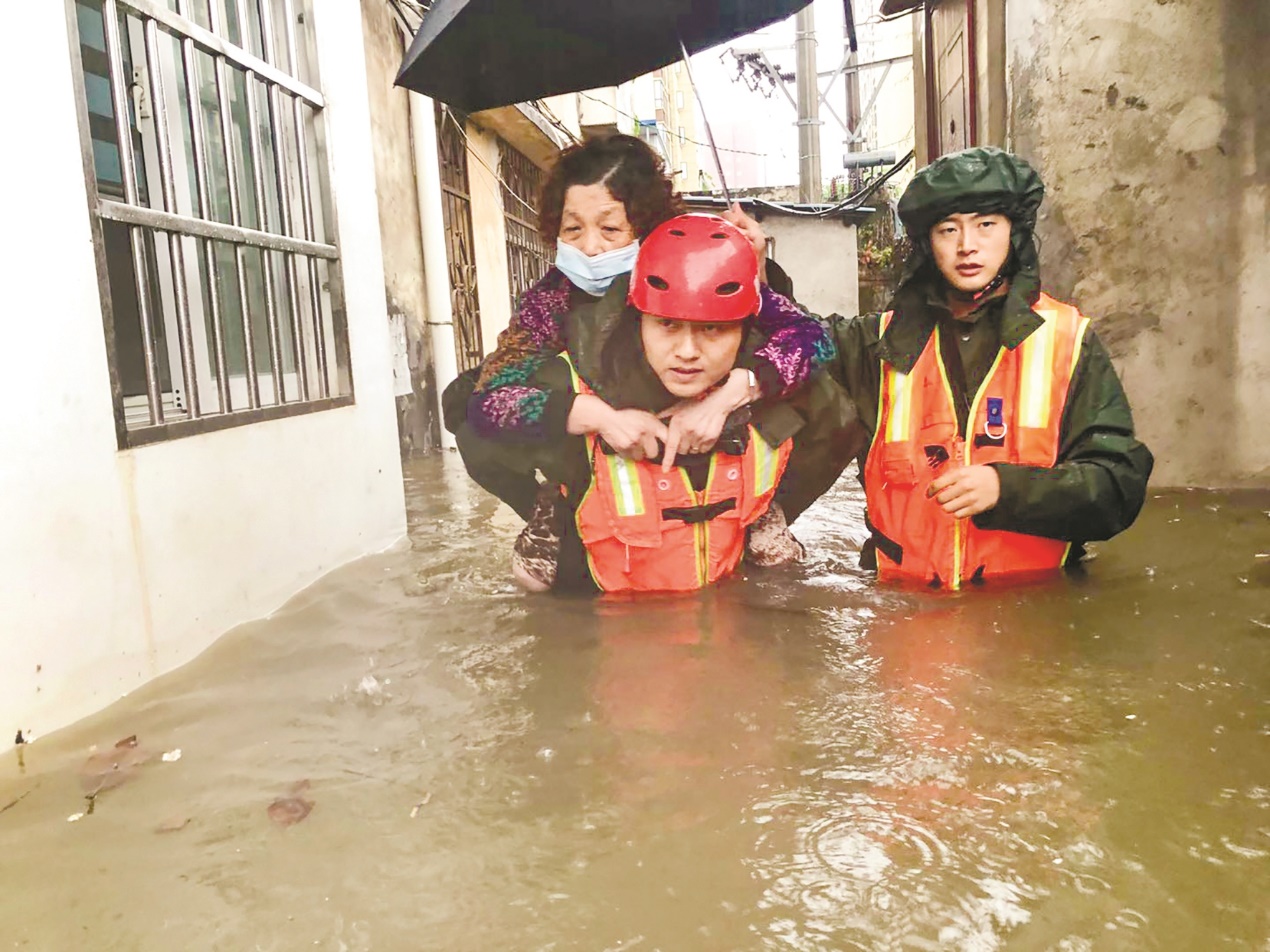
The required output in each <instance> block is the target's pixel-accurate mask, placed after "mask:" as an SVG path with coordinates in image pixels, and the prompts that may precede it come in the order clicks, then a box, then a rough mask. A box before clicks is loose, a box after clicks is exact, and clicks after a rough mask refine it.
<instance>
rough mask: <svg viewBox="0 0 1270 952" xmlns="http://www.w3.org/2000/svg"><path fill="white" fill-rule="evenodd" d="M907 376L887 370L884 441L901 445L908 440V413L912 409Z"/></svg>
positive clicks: (892, 369)
mask: <svg viewBox="0 0 1270 952" xmlns="http://www.w3.org/2000/svg"><path fill="white" fill-rule="evenodd" d="M911 390H912V387H911V385H910V383H909V375H908V374H902V373H900V372H899V371H898V370H895V369H894V368H890V367H888V368H887V398H888V399H887V403H888V405H889V407H888V410H887V414H886V441H887V442H888V443H902V442H903V441H904V440H907V439H908V438H909V425H908V423H909V411H910V408H911V407H912V403H913V401H912V398H911Z"/></svg>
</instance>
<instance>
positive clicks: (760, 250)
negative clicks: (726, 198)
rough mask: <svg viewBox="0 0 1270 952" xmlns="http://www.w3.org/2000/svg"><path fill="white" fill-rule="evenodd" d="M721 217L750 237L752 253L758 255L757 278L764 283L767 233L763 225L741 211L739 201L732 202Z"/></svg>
mask: <svg viewBox="0 0 1270 952" xmlns="http://www.w3.org/2000/svg"><path fill="white" fill-rule="evenodd" d="M723 219H724V221H729V222H731V223H732V224H734V225H736V227H737V228H740V229H741V231H743V232H745V237H746V238H748V239H750V244H751V245H752V246H753V247H754V253H755V254H756V255H758V276H759V280H760V281H762V282H763V283H764V284H766V283H767V234H766V233H765V232H764V231H763V226H762V225H760V224H759V223H758V222H756V221H755V220H754V219H753V218H751V217H750V216H749V215H747V214H745V212H743V211H741V205H740V203H739V202H733V203H732V207H731V208H729V209H728V210H727V211H725V212H724V213H723Z"/></svg>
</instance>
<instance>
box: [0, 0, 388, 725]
mask: <svg viewBox="0 0 1270 952" xmlns="http://www.w3.org/2000/svg"><path fill="white" fill-rule="evenodd" d="M315 7H316V10H315V17H314V22H315V24H316V28H317V33H318V57H319V65H320V70H321V76H322V81H323V90H324V92H325V93H326V96H327V102H328V109H327V123H328V130H329V136H328V145H329V151H330V157H331V163H332V183H333V190H334V195H335V208H336V212H337V214H338V218H339V227H340V242H341V246H342V251H343V274H344V284H345V293H346V304H347V311H348V321H349V338H350V339H349V345H350V351H351V357H352V372H353V379H354V386H355V388H356V389H355V392H356V395H357V403H356V405H355V406H352V407H347V408H342V409H339V410H333V411H327V412H323V413H316V414H310V415H307V416H301V417H297V418H293V419H289V420H281V421H275V422H270V423H261V424H257V425H253V426H246V427H239V428H236V429H230V430H223V431H220V432H217V433H213V434H209V435H206V436H200V437H189V438H186V439H181V440H176V441H172V442H168V443H161V444H157V445H152V446H147V447H143V448H140V449H135V450H129V451H124V452H120V451H119V450H118V449H117V448H116V438H115V428H114V419H113V414H112V406H111V398H110V381H109V377H108V374H107V358H106V347H105V338H104V334H103V329H102V316H101V304H100V299H99V294H98V283H97V272H96V266H95V263H94V254H93V245H92V240H91V231H90V227H89V221H90V220H89V215H88V205H87V194H86V189H85V183H84V166H83V162H82V159H81V154H82V146H81V142H80V135H79V129H78V126H77V121H76V104H75V93H74V91H73V88H72V82H71V69H70V62H71V61H70V56H71V51H70V41H69V38H68V33H67V22H66V9H65V5H64V4H62V3H33V4H25V5H22V6H21V7H18V8H15V9H14V10H13V11H11V16H12V17H16V20H13V19H11V20H10V22H9V24H8V26H9V29H10V31H11V33H10V35H11V36H20V37H21V38H22V42H21V43H20V44H12V45H11V46H10V48H9V51H8V53H7V55H6V56H4V57H0V84H3V88H5V89H22V90H23V93H22V95H20V96H9V97H7V99H6V119H8V120H9V121H10V122H11V123H13V124H14V128H20V129H23V130H26V132H27V134H28V135H30V136H31V137H32V141H38V143H39V148H33V149H12V150H6V151H5V152H4V154H3V157H2V158H0V170H2V171H3V172H4V174H5V178H6V181H10V182H20V183H21V185H22V187H21V188H15V189H10V190H9V195H8V204H7V212H8V216H9V221H10V224H11V225H12V227H10V228H6V229H4V231H3V237H0V262H3V269H4V275H5V280H4V282H3V284H0V307H2V309H3V313H4V314H5V315H6V319H5V321H4V322H3V324H2V325H0V405H3V406H4V407H5V417H4V423H3V429H2V431H0V432H2V435H3V443H2V445H3V450H2V453H0V526H2V527H3V531H2V532H0V579H3V584H0V625H2V626H3V627H2V628H0V634H2V636H0V727H3V729H4V731H5V733H4V735H3V736H2V737H0V743H7V742H8V739H9V738H11V737H13V735H14V732H15V731H16V730H17V729H19V728H20V729H22V730H24V731H32V732H34V733H35V734H36V735H39V734H42V733H44V732H47V731H49V730H51V729H53V728H56V727H58V726H60V725H63V724H66V723H68V722H69V721H71V720H73V719H75V718H78V717H81V716H83V715H86V714H88V713H90V712H92V711H94V710H96V709H99V708H101V707H103V706H104V705H106V704H108V703H109V702H111V701H112V700H114V699H116V698H117V697H119V696H120V694H122V693H124V692H127V691H129V690H131V689H133V688H135V687H136V686H138V685H140V684H141V683H142V682H144V681H146V680H148V679H150V678H153V677H155V676H156V675H158V674H160V673H162V672H164V671H167V670H170V669H171V668H173V667H176V666H177V665H180V664H182V663H184V662H186V661H188V660H189V659H190V658H192V657H194V655H196V654H197V653H198V652H199V651H201V650H202V649H203V648H205V647H206V646H207V645H208V644H209V643H210V642H211V641H213V640H214V639H215V638H216V637H217V636H218V635H219V634H221V633H222V632H224V631H226V630H227V629H229V628H231V627H233V626H235V625H238V624H240V623H242V622H245V621H248V620H250V619H254V618H258V617H260V616H262V615H265V614H267V613H269V612H270V611H273V610H274V609H276V608H277V607H279V606H280V605H281V604H282V603H283V602H284V601H286V600H287V599H288V598H289V597H290V596H292V595H293V594H295V593H296V592H297V591H299V590H300V589H301V588H303V587H304V586H306V585H308V584H309V583H311V582H312V581H314V580H315V579H316V578H317V577H318V576H320V575H322V574H323V573H325V572H327V571H329V570H330V569H332V568H334V567H336V566H337V565H340V564H341V563H343V562H347V561H348V560H350V559H354V558H357V557H358V556H361V555H364V554H366V553H369V552H372V551H375V550H378V549H382V548H383V547H385V546H386V545H388V544H390V543H391V542H393V541H394V540H395V539H397V538H399V537H400V536H401V535H402V534H403V532H404V529H405V514H404V507H403V501H402V493H401V472H400V465H399V463H398V455H397V434H396V423H395V417H394V407H393V397H392V384H391V368H390V366H389V342H388V336H387V316H386V313H385V307H384V284H383V262H382V259H381V256H380V246H379V223H378V221H377V220H376V215H375V198H374V165H373V159H372V153H371V143H370V125H369V118H368V115H367V106H366V103H367V91H366V76H365V61H364V59H363V55H362V47H361V27H360V23H359V20H358V11H357V8H356V6H351V5H349V4H346V3H344V2H342V0H316V3H315Z"/></svg>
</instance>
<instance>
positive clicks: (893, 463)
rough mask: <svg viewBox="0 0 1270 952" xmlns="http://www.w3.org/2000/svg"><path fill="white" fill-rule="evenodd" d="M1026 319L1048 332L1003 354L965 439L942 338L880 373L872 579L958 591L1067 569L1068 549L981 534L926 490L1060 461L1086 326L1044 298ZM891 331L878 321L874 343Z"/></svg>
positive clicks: (869, 483) (868, 476) (870, 476)
mask: <svg viewBox="0 0 1270 952" xmlns="http://www.w3.org/2000/svg"><path fill="white" fill-rule="evenodd" d="M1033 310H1034V311H1035V313H1036V314H1037V315H1038V316H1040V317H1041V318H1042V319H1043V321H1044V323H1043V324H1042V325H1041V326H1040V327H1038V328H1037V329H1036V330H1035V331H1033V332H1032V333H1031V334H1029V335H1028V337H1027V338H1026V339H1025V340H1024V341H1023V342H1022V343H1021V344H1020V345H1019V346H1018V347H1016V348H1015V349H1014V350H1009V349H1007V348H1004V347H1002V348H1001V349H1000V350H999V351H998V353H997V356H996V359H995V360H994V362H993V364H992V368H991V369H990V370H989V372H988V375H987V377H986V379H985V380H984V382H983V385H982V386H981V387H980V388H979V391H978V392H977V393H976V394H974V397H973V399H972V401H971V404H970V412H969V414H968V417H967V421H966V430H967V436H966V439H965V440H962V439H961V438H960V437H959V436H958V427H957V418H956V411H955V408H954V404H953V395H952V388H951V387H950V386H949V383H948V378H947V373H946V370H945V368H944V365H943V358H942V355H941V353H940V347H941V344H940V335H939V333H938V331H933V332H932V333H931V336H930V339H929V340H927V342H926V346H925V347H924V348H923V350H922V353H921V354H920V355H919V356H918V358H917V361H916V362H915V363H914V365H913V367H912V368H911V369H910V370H909V372H908V373H900V372H899V371H897V370H896V369H895V368H894V367H893V366H891V365H890V364H887V363H885V362H883V363H882V368H881V371H882V372H881V379H880V383H879V394H878V421H877V428H876V431H875V433H874V439H873V444H872V445H871V446H870V448H869V454H868V457H867V458H866V460H865V495H866V499H867V503H868V512H869V520H870V526H871V529H872V531H873V534H874V538H875V540H876V541H877V542H878V575H879V578H884V579H887V578H889V579H909V580H912V581H920V582H923V583H925V584H931V585H935V584H937V585H940V586H947V587H951V588H954V589H955V588H959V587H960V586H961V583H962V582H963V581H964V580H965V579H967V578H969V579H972V580H982V579H989V578H993V577H997V576H1003V575H1021V574H1035V573H1042V572H1046V571H1052V570H1054V569H1057V568H1058V567H1060V566H1061V565H1062V563H1063V561H1064V559H1065V558H1066V555H1067V550H1068V548H1069V546H1068V544H1067V543H1063V542H1058V541H1055V540H1052V539H1043V538H1040V537H1038V536H1028V535H1023V534H1020V533H1012V532H1001V531H993V530H983V529H979V528H977V527H976V526H975V525H974V523H973V522H972V521H971V520H969V519H965V520H959V519H955V518H953V517H952V516H951V515H949V514H947V513H945V512H943V510H942V508H940V506H939V505H938V503H936V502H935V501H934V500H933V499H927V498H926V489H927V487H928V486H929V485H930V483H931V482H932V481H933V480H934V479H936V478H938V477H939V476H940V475H941V474H943V473H945V472H947V467H949V466H960V465H976V464H984V463H1014V464H1020V465H1029V466H1052V465H1054V463H1055V462H1056V460H1057V458H1058V449H1059V427H1060V424H1061V421H1062V416H1063V408H1064V407H1065V405H1066V402H1067V396H1068V390H1069V387H1070V384H1071V377H1072V374H1073V373H1074V372H1075V368H1076V362H1077V360H1078V358H1079V356H1080V346H1081V341H1082V340H1083V338H1084V334H1085V330H1086V328H1087V326H1088V324H1089V321H1088V319H1087V318H1085V317H1083V316H1081V314H1080V313H1079V312H1078V311H1077V310H1076V309H1075V308H1073V307H1071V306H1070V305H1067V304H1062V303H1061V302H1058V301H1055V300H1053V299H1052V298H1050V297H1048V296H1047V295H1041V297H1040V299H1039V300H1038V301H1037V303H1036V305H1035V307H1034V308H1033ZM891 320H892V314H891V312H887V313H885V314H883V315H882V320H881V327H880V333H882V334H884V333H885V332H886V329H887V328H888V327H889V326H890V322H891Z"/></svg>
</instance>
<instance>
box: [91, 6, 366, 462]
mask: <svg viewBox="0 0 1270 952" xmlns="http://www.w3.org/2000/svg"><path fill="white" fill-rule="evenodd" d="M67 2H68V4H70V6H71V7H72V9H73V12H74V17H73V22H74V23H75V25H76V36H75V43H76V47H77V48H76V49H75V51H74V52H75V53H76V56H75V58H74V63H75V65H76V70H75V72H76V80H77V84H78V86H79V91H80V99H81V101H80V107H81V108H80V119H81V128H82V130H83V137H84V148H85V165H86V168H87V169H88V170H89V175H88V180H89V182H88V184H89V199H90V203H91V205H92V212H93V219H94V240H95V242H96V245H97V251H98V254H97V258H98V270H99V275H100V280H101V284H102V302H103V313H104V318H105V324H106V342H107V351H108V353H109V358H110V364H111V367H110V370H111V381H112V386H113V389H114V400H115V417H116V423H117V427H118V431H119V443H120V446H121V447H123V446H136V445H139V444H143V443H150V442H155V441H157V440H163V439H171V438H175V437H180V436H187V435H192V434H196V433H202V432H207V431H209V430H213V429H220V428H223V427H227V426H235V425H238V424H243V423H252V422H257V421H260V420H266V419H273V418H277V417H282V416H289V415H293V414H297V413H303V412H310V411H313V410H321V409H327V408H331V407H335V406H342V405H346V404H348V403H351V402H352V379H351V375H350V372H349V359H348V334H347V325H346V320H345V313H344V305H343V296H342V294H341V282H340V268H339V254H338V251H337V240H336V234H335V221H334V215H333V210H332V205H331V193H330V187H329V183H328V177H327V165H326V158H325V148H324V133H325V130H324V123H323V116H322V110H323V106H324V101H323V98H322V94H321V92H320V91H319V87H318V84H317V82H316V76H315V73H316V70H315V68H314V56H313V52H312V33H311V30H312V22H311V21H312V17H311V14H310V13H309V11H308V9H307V7H306V6H305V4H304V0H67Z"/></svg>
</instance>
